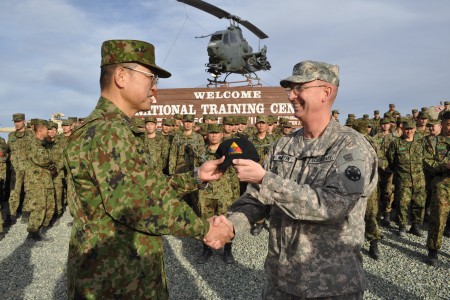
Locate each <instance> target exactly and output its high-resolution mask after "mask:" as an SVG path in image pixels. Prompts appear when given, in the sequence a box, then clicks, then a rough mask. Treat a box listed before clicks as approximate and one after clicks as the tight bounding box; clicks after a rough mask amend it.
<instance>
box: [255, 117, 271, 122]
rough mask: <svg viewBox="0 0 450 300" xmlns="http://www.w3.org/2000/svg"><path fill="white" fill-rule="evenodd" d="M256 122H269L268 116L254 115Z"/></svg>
mask: <svg viewBox="0 0 450 300" xmlns="http://www.w3.org/2000/svg"><path fill="white" fill-rule="evenodd" d="M256 123H269V117H268V116H266V115H258V116H256Z"/></svg>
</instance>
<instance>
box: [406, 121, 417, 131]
mask: <svg viewBox="0 0 450 300" xmlns="http://www.w3.org/2000/svg"><path fill="white" fill-rule="evenodd" d="M403 128H404V129H408V128H416V122H415V121H414V120H411V119H409V120H404V121H403Z"/></svg>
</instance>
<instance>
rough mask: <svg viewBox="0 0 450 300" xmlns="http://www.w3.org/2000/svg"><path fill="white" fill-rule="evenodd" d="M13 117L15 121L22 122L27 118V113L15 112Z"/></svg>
mask: <svg viewBox="0 0 450 300" xmlns="http://www.w3.org/2000/svg"><path fill="white" fill-rule="evenodd" d="M12 118H13V121H14V122H20V121H23V120H25V114H22V113H17V114H13V116H12Z"/></svg>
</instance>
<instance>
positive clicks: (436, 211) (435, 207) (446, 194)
mask: <svg viewBox="0 0 450 300" xmlns="http://www.w3.org/2000/svg"><path fill="white" fill-rule="evenodd" d="M441 118H442V122H441V125H442V132H441V134H440V135H438V136H433V137H431V136H430V137H429V138H427V139H425V142H424V143H425V146H424V147H425V159H424V162H425V163H424V165H425V170H427V171H428V173H429V174H432V179H431V186H432V196H431V203H430V220H429V225H428V238H427V248H428V257H427V263H429V264H430V265H433V266H437V264H438V250H439V249H440V248H441V247H442V239H443V234H444V228H445V227H446V222H447V220H448V216H449V213H450V111H449V112H446V113H445V114H443V115H442V116H441ZM447 226H449V225H448V224H447ZM447 230H448V228H447Z"/></svg>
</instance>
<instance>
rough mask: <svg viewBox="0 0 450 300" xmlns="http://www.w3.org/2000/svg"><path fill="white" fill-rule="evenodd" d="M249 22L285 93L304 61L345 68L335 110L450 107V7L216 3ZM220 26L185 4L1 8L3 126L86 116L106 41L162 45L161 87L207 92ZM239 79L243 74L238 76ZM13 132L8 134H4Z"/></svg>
mask: <svg viewBox="0 0 450 300" xmlns="http://www.w3.org/2000/svg"><path fill="white" fill-rule="evenodd" d="M209 2H210V3H211V4H213V5H216V6H218V7H220V8H222V9H224V10H226V11H228V12H230V13H232V14H235V15H238V16H240V17H241V18H243V19H247V20H249V21H250V22H252V23H253V24H254V25H256V26H257V27H259V28H260V29H261V30H262V31H264V32H265V33H266V34H268V36H269V38H268V39H266V40H262V41H258V39H257V38H256V37H255V36H254V35H253V34H252V33H250V32H249V31H248V30H246V29H245V28H244V29H243V32H244V36H245V37H246V38H247V40H248V41H249V42H250V44H251V45H252V47H253V48H254V49H257V48H258V43H260V44H261V46H263V45H267V47H268V52H267V56H268V59H269V61H270V63H271V65H272V69H271V70H270V71H267V72H260V73H259V76H260V77H261V79H262V82H263V83H264V85H265V86H278V85H279V81H280V79H282V78H284V77H287V76H288V75H290V73H291V71H292V67H293V65H294V64H295V63H297V62H299V61H302V60H307V59H312V60H320V61H325V62H329V63H335V64H338V65H339V66H340V69H341V87H340V91H339V95H338V98H337V100H336V102H335V108H336V109H339V111H340V112H341V119H342V120H344V119H345V116H346V115H347V114H348V113H355V114H356V115H357V116H362V114H363V113H369V114H370V115H372V113H373V110H374V109H380V110H381V111H382V112H384V111H386V110H387V109H388V104H389V103H396V105H397V109H398V110H399V111H400V112H401V113H402V114H406V113H410V111H411V109H412V108H419V109H420V108H421V107H423V106H431V105H436V104H439V102H440V101H443V100H450V99H449V98H450V97H449V94H448V90H447V86H448V83H447V81H448V78H449V75H448V74H449V70H450V39H449V36H450V17H449V12H450V1H445V0H441V1H434V0H431V1H419V0H409V1H406V0H405V1H401V0H398V1H388V0H386V1H385V0H380V1H369V0H364V1H361V0H340V1H335V0H314V1H313V0H309V1H306V0H281V1H269V0H246V1H242V0H209ZM226 26H228V21H227V20H219V19H217V18H216V17H214V16H212V15H209V14H207V13H205V12H203V11H200V10H197V9H195V8H193V7H190V6H186V5H185V4H183V3H179V2H177V1H176V0H128V1H116V0H109V1H99V0H72V1H70V0H2V1H0V57H1V67H2V72H0V102H1V110H0V126H1V127H9V126H12V125H13V123H12V121H11V116H12V114H13V113H16V112H24V113H26V115H27V119H30V118H32V117H36V118H49V116H50V114H52V113H56V112H62V113H64V114H65V115H66V116H79V117H81V116H86V115H88V114H89V112H90V111H91V110H92V109H93V107H94V106H95V103H96V101H97V98H98V95H99V84H98V78H99V73H100V69H99V63H100V46H101V43H102V42H103V41H104V40H107V39H117V38H127V39H140V40H145V41H149V42H151V43H153V44H154V45H155V46H156V61H157V63H158V64H159V65H162V66H163V67H164V68H165V69H167V70H169V71H170V72H171V73H172V77H171V78H169V79H165V80H161V81H160V85H159V88H175V87H200V86H205V85H206V78H207V77H208V74H207V73H205V71H204V69H205V67H204V64H205V63H206V62H207V59H208V57H207V54H206V46H207V43H208V39H195V38H194V37H195V36H199V35H206V34H210V33H212V32H214V31H216V30H222V29H225V27H226ZM235 79H240V78H239V77H238V78H236V77H235ZM2 136H4V134H2Z"/></svg>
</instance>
